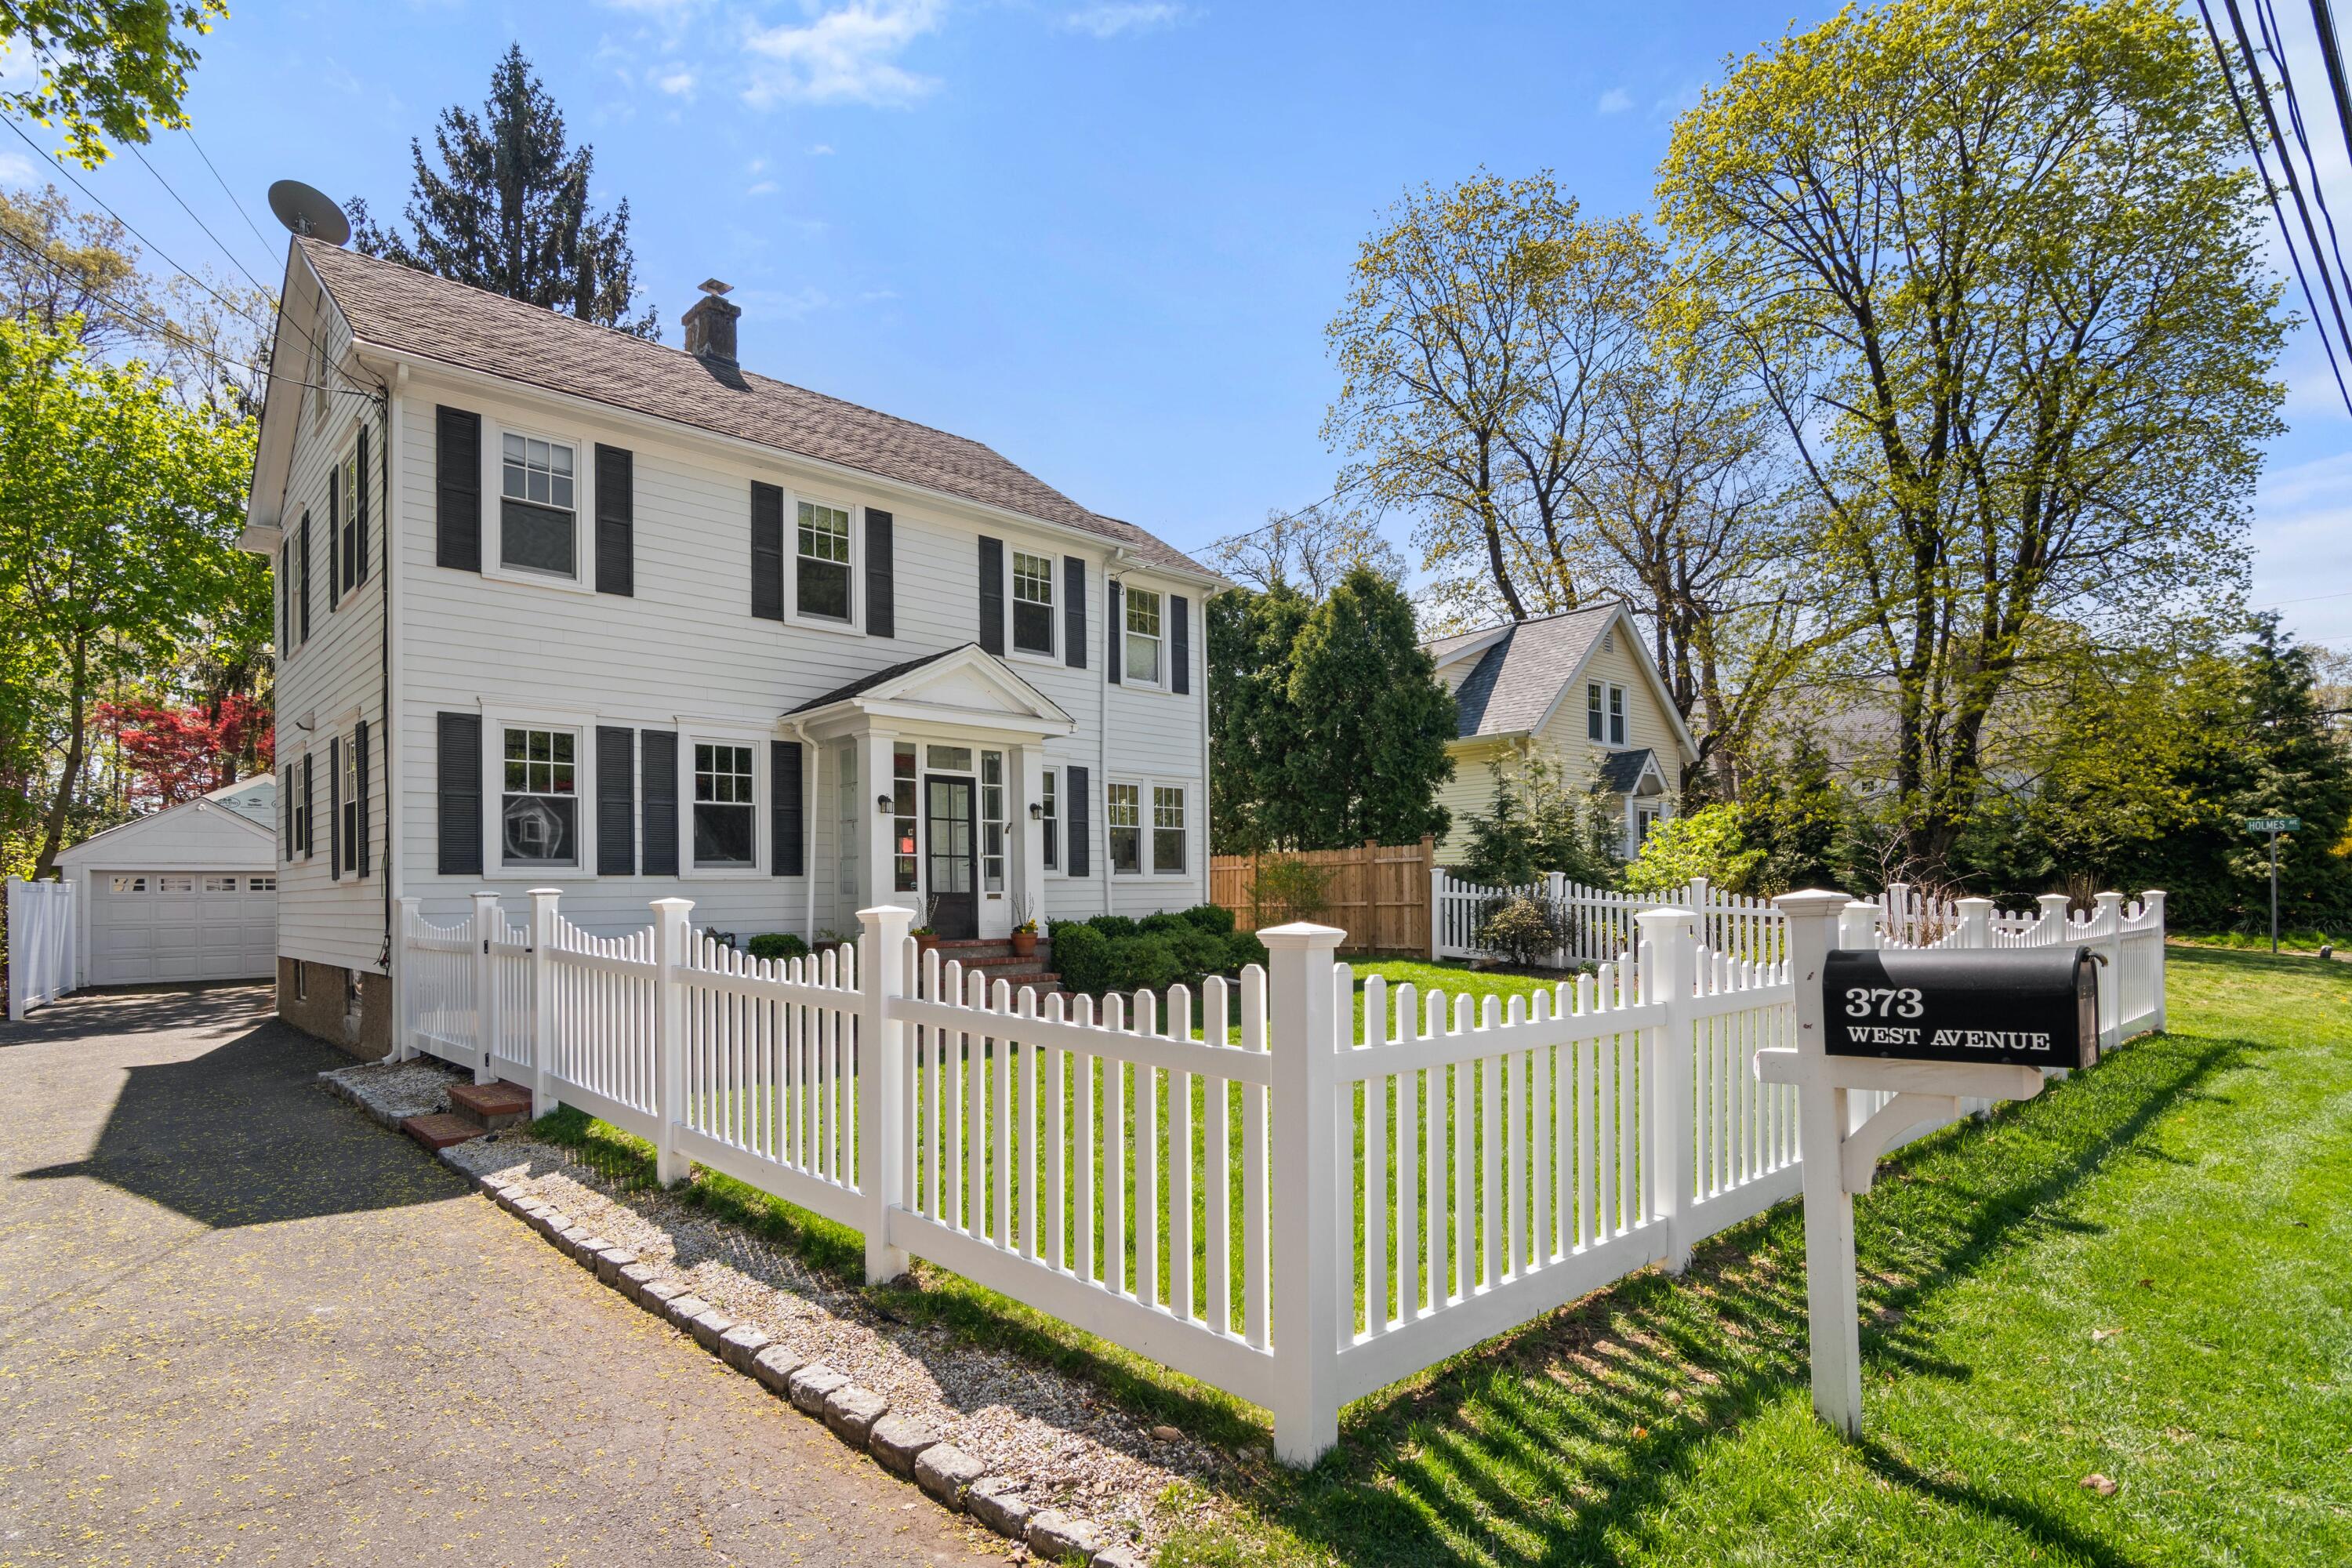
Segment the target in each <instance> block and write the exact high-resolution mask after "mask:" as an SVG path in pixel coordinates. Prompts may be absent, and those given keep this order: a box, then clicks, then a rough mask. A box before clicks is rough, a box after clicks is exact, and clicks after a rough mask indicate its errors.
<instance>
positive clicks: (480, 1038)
mask: <svg viewBox="0 0 2352 1568" xmlns="http://www.w3.org/2000/svg"><path fill="white" fill-rule="evenodd" d="M473 931H474V1052H475V1062H474V1081H475V1082H476V1083H495V1082H497V1081H498V1076H499V1075H498V1071H497V1069H496V1068H492V1067H491V1066H490V1047H491V1045H492V1044H493V1043H494V1042H495V1041H496V1040H497V1039H498V1037H499V987H498V972H497V971H496V970H494V969H492V968H491V967H490V942H491V939H492V938H494V937H496V936H498V935H499V896H498V895H497V894H496V893H487V892H485V893H476V894H475V895H474V926H473Z"/></svg>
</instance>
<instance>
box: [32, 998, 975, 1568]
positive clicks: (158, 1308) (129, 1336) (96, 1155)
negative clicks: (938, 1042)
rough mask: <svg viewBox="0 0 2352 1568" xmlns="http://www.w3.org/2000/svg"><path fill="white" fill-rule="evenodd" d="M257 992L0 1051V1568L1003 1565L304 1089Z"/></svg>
mask: <svg viewBox="0 0 2352 1568" xmlns="http://www.w3.org/2000/svg"><path fill="white" fill-rule="evenodd" d="M268 1006H269V995H268V991H267V990H266V989H265V988H260V987H252V988H243V987H240V988H233V989H214V990H207V991H196V992H164V993H155V992H150V993H137V994H115V995H105V996H89V997H72V998H68V999H67V1000H66V1001H65V1002H63V1003H61V1004H58V1005H55V1006H52V1007H49V1008H46V1009H43V1010H41V1011H39V1012H37V1013H36V1014H34V1015H33V1016H32V1017H30V1018H28V1019H27V1020H26V1021H25V1022H24V1023H23V1024H19V1025H8V1024H5V1023H0V1568H10V1565H14V1564H29V1563H141V1564H144V1563H164V1562H179V1561H190V1562H205V1563H338V1564H341V1563H419V1562H446V1563H465V1564H467V1565H469V1568H470V1565H472V1564H504V1563H517V1564H520V1563H573V1564H580V1565H583V1568H587V1565H591V1564H598V1565H601V1564H607V1563H696V1562H709V1563H794V1564H803V1565H822V1564H833V1563H844V1564H846V1563H859V1564H873V1563H931V1562H940V1563H982V1562H989V1561H996V1562H1002V1561H1003V1558H1002V1556H1001V1553H1000V1552H998V1551H996V1550H992V1549H991V1548H989V1547H988V1546H987V1545H986V1544H984V1542H983V1541H982V1540H981V1539H976V1538H974V1537H972V1536H970V1535H967V1533H966V1532H965V1531H964V1529H962V1528H961V1526H960V1525H959V1523H958V1521H955V1520H954V1519H953V1518H951V1517H950V1516H949V1515H947V1514H945V1513H943V1512H942V1511H940V1510H939V1509H938V1508H936V1507H935V1506H934V1505H933V1504H931V1503H930V1502H929V1501H928V1500H918V1499H919V1494H917V1493H916V1491H915V1490H914V1489H912V1488H911V1487H908V1486H905V1485H902V1484H899V1483H898V1482H895V1481H892V1480H890V1479H888V1478H887V1477H885V1476H884V1475H883V1474H882V1473H881V1472H880V1471H879V1470H877V1468H875V1467H874V1466H873V1465H872V1463H871V1462H869V1461H868V1460H866V1459H865V1458H861V1457H858V1456H856V1455H854V1454H852V1453H851V1452H850V1451H849V1450H848V1449H846V1448H845V1447H843V1446H842V1445H841V1444H840V1443H838V1442H837V1441H836V1440H835V1439H834V1438H833V1437H832V1436H828V1435H827V1434H826V1433H825V1432H824V1430H823V1428H821V1427H819V1426H816V1425H815V1424H814V1423H813V1422H810V1421H807V1420H804V1419H803V1418H801V1417H800V1416H798V1415H793V1413H791V1412H790V1411H789V1410H787V1409H784V1408H782V1406H780V1405H779V1404H778V1403H777V1402H776V1401H775V1400H774V1399H773V1398H772V1396H771V1395H769V1394H765V1393H763V1392H761V1390H760V1389H759V1388H758V1386H757V1385H756V1384H753V1383H752V1382H751V1380H749V1379H747V1378H743V1377H739V1376H737V1375H736V1374H735V1373H731V1372H729V1371H727V1370H726V1369H725V1368H724V1367H723V1366H722V1365H721V1364H720V1363H719V1362H718V1361H717V1360H715V1359H714V1358H712V1357H710V1356H709V1355H706V1354H704V1353H703V1352H700V1351H698V1350H697V1349H695V1348H694V1347H693V1345H692V1344H691V1343H690V1342H686V1341H683V1340H680V1339H679V1338H677V1336H676V1335H674V1334H672V1333H671V1332H669V1331H667V1329H665V1328H663V1327H661V1326H660V1325H659V1324H657V1323H656V1321H654V1320H653V1319H652V1318H650V1317H648V1316H647V1315H646V1314H645V1313H644V1312H641V1311H639V1310H637V1309H635V1307H632V1306H630V1305H628V1304H626V1303H625V1302H624V1301H623V1300H621V1299H620V1298H619V1297H618V1296H616V1295H614V1293H613V1292H612V1291H610V1290H608V1289H604V1288H603V1287H602V1286H599V1285H597V1284H596V1283H595V1282H594V1281H593V1279H590V1278H589V1277H588V1276H587V1275H586V1274H584V1273H583V1272H582V1271H581V1270H580V1269H579V1268H577V1267H575V1266H573V1265H572V1264H570V1263H568V1262H566V1261H564V1260H563V1259H562V1258H561V1257H560V1256H559V1255H558V1254H557V1253H556V1252H555V1251H554V1250H553V1249H552V1248H551V1247H548V1246H546V1244H545V1243H543V1242H541V1241H540V1240H538V1239H537V1238H536V1237H533V1236H531V1235H530V1233H528V1232H527V1231H525V1230H524V1229H523V1227H522V1226H520V1225H518V1224H517V1223H516V1222H515V1221H514V1220H512V1219H511V1218H509V1217H508V1216H507V1215H503V1214H501V1213H500V1212H499V1210H498V1209H496V1208H495V1207H494V1206H492V1205H490V1204H488V1203H487V1202H485V1201H484V1200H483V1199H481V1198H479V1197H477V1196H475V1195H473V1194H470V1193H468V1192H467V1190H466V1188H465V1187H464V1185H463V1184H461V1183H460V1182H459V1181H458V1179H457V1177H456V1176H454V1175H453V1174H451V1173H449V1172H447V1171H446V1170H445V1169H443V1168H442V1167H441V1165H440V1164H438V1163H436V1162H435V1161H433V1160H432V1159H431V1158H429V1157H428V1156H427V1155H425V1153H424V1152H422V1151H421V1150H419V1149H417V1148H416V1147H415V1145H413V1144H411V1143H410V1142H408V1141H407V1140H405V1139H404V1138H401V1137H398V1136H397V1135H395V1134H393V1133H391V1132H387V1131H384V1130H383V1129H382V1128H380V1127H378V1126H377V1125H376V1124H375V1123H373V1121H368V1120H367V1119H366V1118H365V1117H363V1116H362V1115H361V1114H360V1112H359V1111H357V1110H355V1109H353V1108H352V1107H351V1106H349V1105H347V1104H345V1103H344V1102H342V1101H341V1100H336V1099H334V1098H332V1097H331V1096H329V1095H328V1094H326V1093H324V1092H323V1091H321V1090H320V1089H318V1088H317V1087H316V1085H315V1084H314V1082H313V1079H314V1077H315V1075H316V1074H317V1073H318V1072H319V1071H320V1069H321V1068H328V1067H335V1066H340V1065H343V1063H344V1062H345V1061H346V1059H347V1058H343V1057H342V1056H341V1055H340V1054H339V1053H337V1052H335V1051H333V1050H331V1049H330V1048H328V1047H324V1046H321V1045H320V1044H318V1043H317V1042H315V1041H313V1040H310V1038H308V1037H305V1036H303V1035H300V1034H299V1033H297V1032H296V1031H294V1030H292V1029H289V1028H288V1027H287V1026H284V1025H281V1024H278V1023H277V1022H276V1021H275V1020H274V1019H273V1018H271V1016H269V1013H268Z"/></svg>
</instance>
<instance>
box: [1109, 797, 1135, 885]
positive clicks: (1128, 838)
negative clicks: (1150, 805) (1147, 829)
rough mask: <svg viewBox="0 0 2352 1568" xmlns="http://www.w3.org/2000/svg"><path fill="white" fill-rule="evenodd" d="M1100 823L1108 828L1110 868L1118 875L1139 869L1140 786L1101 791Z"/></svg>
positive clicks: (1131, 873) (1126, 874)
mask: <svg viewBox="0 0 2352 1568" xmlns="http://www.w3.org/2000/svg"><path fill="white" fill-rule="evenodd" d="M1103 820H1104V821H1105V822H1106V823H1107V824H1108V825H1109V827H1110V868H1111V870H1112V871H1113V872H1115V873H1117V874H1118V875H1120V876H1125V877H1133V876H1139V875H1140V874H1141V873H1142V870H1143V786H1142V785H1141V784H1110V785H1108V786H1107V787H1106V788H1105V789H1104V791H1103Z"/></svg>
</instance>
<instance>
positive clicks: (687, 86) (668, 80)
mask: <svg viewBox="0 0 2352 1568" xmlns="http://www.w3.org/2000/svg"><path fill="white" fill-rule="evenodd" d="M654 85H655V86H656V87H657V88H659V89H662V90H663V91H664V92H666V93H667V94H669V95H670V96H671V97H672V98H683V99H687V100H692V99H693V97H694V73H693V72H692V71H690V70H688V69H687V68H685V67H684V66H680V67H679V68H677V69H676V70H673V71H669V72H667V73H666V74H664V75H662V76H658V77H656V78H655V79H654Z"/></svg>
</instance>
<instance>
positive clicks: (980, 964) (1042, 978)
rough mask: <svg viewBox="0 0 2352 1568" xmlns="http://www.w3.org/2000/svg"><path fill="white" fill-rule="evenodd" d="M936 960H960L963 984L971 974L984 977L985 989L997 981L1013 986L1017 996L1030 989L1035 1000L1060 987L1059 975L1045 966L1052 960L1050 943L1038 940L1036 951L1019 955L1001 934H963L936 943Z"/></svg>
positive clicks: (1060, 978)
mask: <svg viewBox="0 0 2352 1568" xmlns="http://www.w3.org/2000/svg"><path fill="white" fill-rule="evenodd" d="M939 948H940V964H941V965H943V966H944V965H946V964H948V963H961V964H962V965H963V970H964V976H965V978H964V984H966V985H969V984H971V975H972V974H973V973H975V972H977V973H982V974H985V975H986V976H988V984H989V989H990V990H992V991H993V990H994V989H995V987H996V983H997V982H998V981H1000V980H1002V981H1003V982H1004V983H1005V984H1008V985H1010V986H1012V987H1013V994H1014V995H1015V996H1018V995H1019V994H1021V993H1022V992H1023V991H1024V990H1025V991H1034V992H1036V993H1037V996H1038V999H1039V1000H1040V1001H1043V1000H1044V999H1045V997H1047V996H1050V995H1052V994H1054V993H1055V992H1057V991H1059V990H1060V989H1061V988H1062V977H1061V976H1060V975H1058V974H1056V973H1054V971H1053V970H1051V969H1049V968H1047V967H1046V965H1048V964H1049V963H1052V962H1053V959H1054V952H1053V948H1052V946H1051V944H1049V943H1047V942H1039V943H1038V944H1037V951H1036V952H1034V953H1033V954H1031V955H1030V956H1029V957H1027V958H1022V957H1020V956H1018V955H1017V954H1015V953H1014V952H1013V944H1012V943H1011V942H1007V941H1006V940H1005V939H1004V938H1003V937H967V938H961V939H959V940H957V941H954V942H940V944H939Z"/></svg>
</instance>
